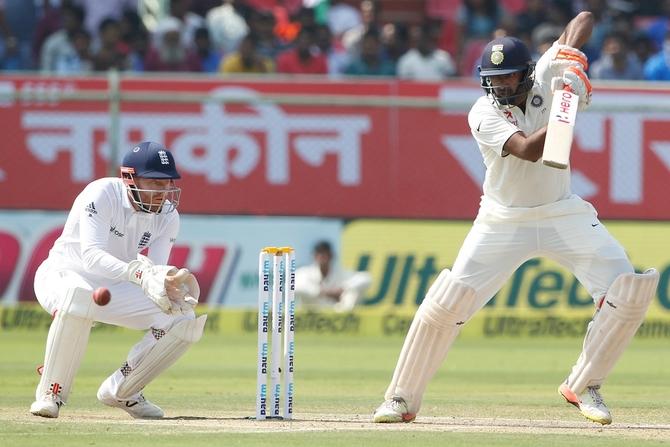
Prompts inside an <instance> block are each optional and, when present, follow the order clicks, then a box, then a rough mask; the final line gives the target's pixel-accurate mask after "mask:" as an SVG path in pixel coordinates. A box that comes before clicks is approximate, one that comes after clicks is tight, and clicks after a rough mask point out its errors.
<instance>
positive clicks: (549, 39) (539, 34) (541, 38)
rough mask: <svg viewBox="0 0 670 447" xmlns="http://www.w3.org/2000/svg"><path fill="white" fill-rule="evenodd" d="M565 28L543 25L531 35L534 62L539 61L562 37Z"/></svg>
mask: <svg viewBox="0 0 670 447" xmlns="http://www.w3.org/2000/svg"><path fill="white" fill-rule="evenodd" d="M562 32H563V27H560V26H557V25H552V24H550V23H543V24H542V25H540V26H538V27H536V28H535V29H534V30H533V33H532V35H531V39H530V40H531V43H532V49H533V53H534V54H533V60H538V59H539V58H540V56H542V55H543V54H544V53H546V51H547V50H548V49H549V48H550V47H551V46H552V45H553V44H554V42H556V41H557V40H558V38H559V37H561V33H562Z"/></svg>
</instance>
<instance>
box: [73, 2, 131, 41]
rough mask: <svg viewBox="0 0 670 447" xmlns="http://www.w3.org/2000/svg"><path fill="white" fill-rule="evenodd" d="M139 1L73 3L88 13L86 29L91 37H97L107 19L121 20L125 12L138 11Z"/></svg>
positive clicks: (85, 23) (85, 21) (85, 22)
mask: <svg viewBox="0 0 670 447" xmlns="http://www.w3.org/2000/svg"><path fill="white" fill-rule="evenodd" d="M61 1H62V0H61ZM137 1H138V0H104V1H101V0H73V1H72V2H73V3H75V4H77V5H79V6H81V7H82V8H83V9H84V11H86V19H85V20H84V28H86V31H88V32H89V33H90V34H91V36H95V33H97V32H98V31H99V30H100V26H101V24H102V22H103V21H104V20H106V19H110V18H111V19H114V20H117V21H118V20H119V19H121V15H122V14H123V11H125V10H133V9H134V10H137Z"/></svg>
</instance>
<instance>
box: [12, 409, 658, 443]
mask: <svg viewBox="0 0 670 447" xmlns="http://www.w3.org/2000/svg"><path fill="white" fill-rule="evenodd" d="M0 420H5V421H9V422H12V423H15V424H19V425H22V424H26V425H32V424H34V423H37V422H39V421H41V419H37V418H36V417H35V416H32V415H30V414H28V413H27V412H26V414H16V412H15V411H8V410H7V409H0ZM58 421H60V423H61V424H63V423H65V424H68V423H71V424H77V425H79V427H80V428H81V429H82V431H87V430H89V429H90V430H96V431H97V430H98V429H99V427H97V428H96V426H106V427H108V428H111V431H114V426H116V427H117V429H118V430H119V431H121V432H123V431H125V430H124V428H126V426H127V428H130V426H133V427H137V426H144V427H146V428H147V430H150V431H151V432H154V433H174V432H179V433H181V434H184V433H194V434H195V433H272V432H286V433H302V432H334V431H394V430H398V431H405V432H407V431H416V432H436V433H446V432H461V433H467V432H473V433H475V432H476V433H506V434H527V435H533V434H544V435H546V434H556V435H580V436H598V437H603V436H605V437H617V438H627V439H631V440H633V439H645V440H657V441H670V425H664V424H628V423H614V424H612V425H609V426H600V425H598V424H593V423H591V422H588V421H584V422H581V421H562V420H528V419H501V418H462V417H430V416H423V417H419V418H418V419H417V420H416V421H415V422H412V423H409V424H373V423H371V422H370V415H343V414H315V413H298V414H296V415H295V418H294V419H293V420H290V421H284V420H267V421H256V420H255V419H252V418H250V417H240V416H239V414H237V415H233V414H225V413H218V414H217V413H215V414H212V415H208V416H206V417H205V416H179V415H176V416H173V417H167V418H165V419H161V420H136V419H131V418H129V417H127V416H126V415H124V414H122V413H120V412H107V411H105V412H104V413H103V412H86V411H76V410H75V411H67V412H65V413H64V414H62V415H61V417H60V418H59V419H58ZM54 422H55V421H54Z"/></svg>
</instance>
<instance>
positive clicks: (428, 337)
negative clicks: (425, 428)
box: [385, 269, 478, 413]
mask: <svg viewBox="0 0 670 447" xmlns="http://www.w3.org/2000/svg"><path fill="white" fill-rule="evenodd" d="M477 309H478V305H477V303H476V301H475V291H474V289H472V288H471V287H469V286H468V285H466V284H465V283H463V282H461V281H458V280H454V279H453V278H452V277H451V272H450V271H449V270H447V269H445V270H442V272H441V273H440V275H439V276H438V277H437V279H436V280H435V282H434V283H433V285H432V286H431V287H430V289H429V290H428V293H427V295H426V298H425V299H424V301H423V303H421V306H420V307H419V309H418V310H417V312H416V315H415V316H414V320H413V321H412V325H411V326H410V328H409V332H408V333H407V337H406V338H405V343H404V344H403V347H402V350H401V351H400V358H399V359H398V364H397V365H396V368H395V371H394V373H393V379H392V380H391V384H390V385H389V387H388V389H387V390H386V395H385V398H386V399H391V398H393V397H402V398H403V399H404V400H405V402H406V403H407V407H408V410H409V412H410V413H416V412H417V411H418V410H419V408H420V407H421V400H422V397H423V393H424V391H425V389H426V385H427V384H428V381H429V380H430V379H431V378H432V377H433V375H434V374H435V372H436V371H437V369H438V368H439V366H440V365H441V364H442V362H443V361H444V359H445V357H446V356H447V352H448V351H449V348H450V347H451V344H452V343H453V341H454V339H455V338H456V336H457V335H458V333H459V332H460V331H461V327H463V324H465V322H466V321H467V320H468V319H470V317H471V316H472V315H473V314H474V313H475V312H476V311H477Z"/></svg>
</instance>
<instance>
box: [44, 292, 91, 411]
mask: <svg viewBox="0 0 670 447" xmlns="http://www.w3.org/2000/svg"><path fill="white" fill-rule="evenodd" d="M92 293H93V292H92V291H91V290H86V289H82V288H79V287H75V288H72V289H70V290H69V291H68V292H67V295H66V297H65V300H64V302H63V304H62V305H61V307H60V308H59V309H58V310H57V311H56V316H55V317H54V320H53V321H52V322H51V327H50V328H49V335H48V337H47V345H46V352H45V354H44V369H43V370H42V377H41V378H40V383H39V385H38V386H37V390H36V391H35V399H36V400H44V399H49V398H51V397H57V398H60V399H61V400H62V401H63V402H66V401H67V398H68V396H69V395H70V389H71V388H72V382H73V381H74V376H75V374H76V373H77V370H78V369H79V364H80V363H81V359H82V357H84V352H86V346H87V345H88V336H89V334H90V333H91V327H92V325H93V319H92V315H93V306H95V304H94V302H93V298H92Z"/></svg>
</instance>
